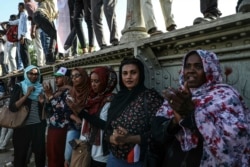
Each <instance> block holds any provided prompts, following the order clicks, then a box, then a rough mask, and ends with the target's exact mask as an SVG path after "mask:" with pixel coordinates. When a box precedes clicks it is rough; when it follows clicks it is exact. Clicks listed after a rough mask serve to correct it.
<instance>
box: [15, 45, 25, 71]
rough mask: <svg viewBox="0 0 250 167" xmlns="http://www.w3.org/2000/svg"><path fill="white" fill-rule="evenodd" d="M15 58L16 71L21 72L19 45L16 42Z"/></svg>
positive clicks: (21, 63)
mask: <svg viewBox="0 0 250 167" xmlns="http://www.w3.org/2000/svg"><path fill="white" fill-rule="evenodd" d="M16 51H17V53H16V54H17V56H16V65H17V69H18V70H21V69H23V68H24V66H23V62H22V59H21V55H20V43H19V42H18V43H17V50H16Z"/></svg>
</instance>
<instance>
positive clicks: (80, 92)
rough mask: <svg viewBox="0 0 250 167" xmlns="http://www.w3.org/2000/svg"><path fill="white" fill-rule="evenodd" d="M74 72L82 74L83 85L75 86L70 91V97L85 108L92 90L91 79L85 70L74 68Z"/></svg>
mask: <svg viewBox="0 0 250 167" xmlns="http://www.w3.org/2000/svg"><path fill="white" fill-rule="evenodd" d="M74 70H76V71H78V72H79V73H80V74H81V83H80V84H78V85H73V87H72V89H71V90H70V96H71V97H73V99H74V100H75V102H76V103H77V104H79V105H80V106H81V107H82V108H84V107H85V105H86V101H87V98H88V96H89V93H90V89H91V86H90V79H89V76H88V73H87V72H86V70H85V69H83V68H74V69H73V70H72V71H74Z"/></svg>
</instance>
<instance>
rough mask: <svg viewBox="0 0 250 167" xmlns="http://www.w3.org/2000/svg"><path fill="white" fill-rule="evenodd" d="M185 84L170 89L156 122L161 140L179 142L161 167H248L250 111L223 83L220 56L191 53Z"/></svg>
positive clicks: (186, 62) (184, 70)
mask: <svg viewBox="0 0 250 167" xmlns="http://www.w3.org/2000/svg"><path fill="white" fill-rule="evenodd" d="M180 84H181V88H180V89H179V90H176V89H172V88H170V89H168V90H166V91H165V93H164V95H165V99H166V100H165V102H164V104H163V105H162V107H161V108H160V110H159V111H158V112H157V117H156V119H155V120H154V123H153V125H154V126H153V130H152V131H153V132H155V133H153V136H154V138H155V139H156V140H158V141H159V142H162V143H165V144H168V143H170V142H172V143H174V144H173V145H171V149H168V151H167V153H166V156H165V159H164V163H163V164H162V166H181V164H184V163H185V165H186V166H192V167H196V166H232V167H237V166H241V167H243V166H244V167H247V166H249V164H250V127H249V126H250V122H249V121H250V113H249V110H248V109H247V107H246V106H245V103H244V102H243V99H242V97H241V96H240V94H239V93H238V92H237V91H236V90H235V89H234V88H233V87H232V86H230V85H228V84H223V83H222V73H221V68H220V65H219V60H218V58H217V56H216V55H215V54H214V53H213V52H209V51H205V50H196V51H191V52H189V53H188V54H187V55H186V56H185V57H184V60H183V67H182V70H181V74H180ZM160 129H161V130H162V129H164V131H161V132H160V131H159V130H160ZM160 139H161V140H160ZM169 152H171V154H169Z"/></svg>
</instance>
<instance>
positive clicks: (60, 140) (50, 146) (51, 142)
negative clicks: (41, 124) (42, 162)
mask: <svg viewBox="0 0 250 167" xmlns="http://www.w3.org/2000/svg"><path fill="white" fill-rule="evenodd" d="M66 135H67V128H66V127H65V128H48V136H47V157H48V167H63V166H64V150H65V142H66Z"/></svg>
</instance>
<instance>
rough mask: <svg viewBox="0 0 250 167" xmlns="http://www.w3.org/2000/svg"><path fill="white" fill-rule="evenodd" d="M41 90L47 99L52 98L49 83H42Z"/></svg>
mask: <svg viewBox="0 0 250 167" xmlns="http://www.w3.org/2000/svg"><path fill="white" fill-rule="evenodd" d="M43 90H44V93H45V96H46V97H47V98H49V97H51V96H53V90H52V86H51V84H50V82H49V83H46V82H43Z"/></svg>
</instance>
